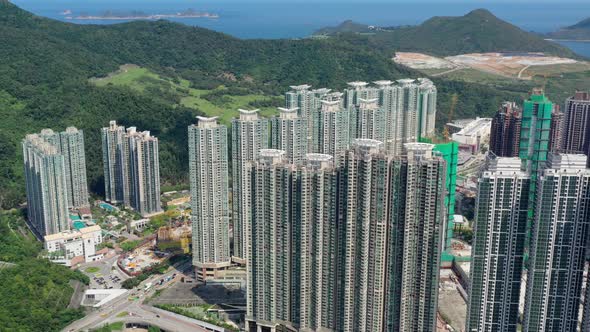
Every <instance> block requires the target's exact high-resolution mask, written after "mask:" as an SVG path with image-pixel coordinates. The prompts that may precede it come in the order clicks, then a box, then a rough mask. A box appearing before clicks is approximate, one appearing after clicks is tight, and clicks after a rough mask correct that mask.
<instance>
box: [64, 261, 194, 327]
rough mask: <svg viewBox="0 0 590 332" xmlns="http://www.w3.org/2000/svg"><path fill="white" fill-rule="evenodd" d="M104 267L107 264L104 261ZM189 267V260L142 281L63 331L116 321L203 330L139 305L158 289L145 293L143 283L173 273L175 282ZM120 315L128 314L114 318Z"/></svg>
mask: <svg viewBox="0 0 590 332" xmlns="http://www.w3.org/2000/svg"><path fill="white" fill-rule="evenodd" d="M105 265H109V264H108V262H107V264H105ZM190 266H191V265H190V261H189V262H185V263H183V264H181V265H179V266H176V267H174V268H172V269H171V270H170V271H169V272H167V273H165V274H163V275H153V276H151V277H150V278H148V279H147V280H145V281H144V282H142V283H141V284H140V285H139V286H138V287H137V288H135V289H133V290H131V291H130V292H129V293H127V294H124V295H122V296H120V297H118V298H116V299H115V300H113V301H111V302H109V303H107V304H105V305H104V306H102V307H101V308H100V309H98V310H96V311H93V312H90V313H89V314H88V315H86V316H85V317H84V318H82V319H80V320H77V321H75V322H73V323H72V324H70V325H68V326H67V327H66V328H64V330H63V331H88V330H90V329H94V328H99V327H102V326H104V325H105V324H110V323H113V322H117V321H123V322H135V323H142V322H143V323H149V324H153V325H156V326H159V327H161V328H163V329H165V330H167V331H178V332H185V331H187V332H188V331H196V332H198V331H206V330H205V329H203V328H202V327H201V326H200V325H198V324H197V323H196V321H195V320H193V319H190V318H188V317H182V316H179V315H176V314H173V313H168V312H165V311H162V310H160V309H157V308H153V307H151V306H149V305H144V304H143V300H144V299H145V298H149V297H151V296H153V295H154V293H155V292H156V290H157V289H158V288H157V287H152V288H150V289H149V290H148V291H145V290H144V288H145V285H146V284H147V283H152V284H156V282H157V281H159V280H160V279H162V278H166V277H168V276H172V275H173V274H175V273H176V274H178V275H177V277H176V279H180V277H181V275H180V274H181V273H183V272H185V271H186V270H187V269H188V268H190ZM175 281H176V280H172V281H170V282H168V284H167V285H165V286H168V285H170V284H171V283H173V282H175ZM133 294H135V295H138V296H139V297H140V298H139V299H137V300H130V299H129V297H130V296H133ZM121 312H128V313H129V314H130V315H127V316H124V317H117V314H119V313H121ZM156 315H160V317H156Z"/></svg>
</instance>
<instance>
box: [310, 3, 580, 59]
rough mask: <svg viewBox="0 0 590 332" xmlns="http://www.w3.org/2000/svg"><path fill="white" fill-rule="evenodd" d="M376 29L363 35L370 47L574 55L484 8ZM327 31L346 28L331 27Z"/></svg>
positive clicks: (449, 52) (452, 52) (453, 52)
mask: <svg viewBox="0 0 590 332" xmlns="http://www.w3.org/2000/svg"><path fill="white" fill-rule="evenodd" d="M376 30H377V31H376V32H375V34H372V35H369V36H367V38H368V39H369V40H370V42H371V43H372V44H373V45H374V47H376V48H380V49H389V50H393V51H411V52H422V53H428V54H433V55H438V56H449V55H457V54H464V53H481V52H545V53H548V54H553V55H559V56H565V57H575V55H574V53H573V52H572V51H570V50H569V49H568V48H566V47H563V46H561V45H558V44H555V43H552V42H550V41H546V40H544V39H543V38H542V37H540V36H537V35H535V34H532V33H529V32H526V31H523V30H521V29H519V28H518V27H516V26H514V25H512V24H510V23H508V22H505V21H503V20H501V19H499V18H497V17H496V16H494V15H493V14H492V13H491V12H489V11H488V10H485V9H477V10H474V11H472V12H470V13H468V14H466V15H464V16H459V17H442V16H441V17H439V16H437V17H433V18H431V19H429V20H427V21H425V22H424V23H422V24H420V25H418V26H404V27H391V28H387V27H383V28H380V29H376ZM320 31H322V30H320ZM323 31H325V30H323ZM331 34H332V35H337V34H346V32H345V31H339V30H337V29H335V32H333V33H331Z"/></svg>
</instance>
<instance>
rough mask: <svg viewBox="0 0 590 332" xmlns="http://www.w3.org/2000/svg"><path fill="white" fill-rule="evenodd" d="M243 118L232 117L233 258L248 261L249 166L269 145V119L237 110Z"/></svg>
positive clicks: (237, 260) (250, 112)
mask: <svg viewBox="0 0 590 332" xmlns="http://www.w3.org/2000/svg"><path fill="white" fill-rule="evenodd" d="M238 111H239V113H240V117H239V118H237V119H233V120H232V149H231V150H232V183H233V186H232V226H233V227H232V228H233V240H234V241H233V243H234V246H233V247H234V248H233V249H234V250H233V257H234V260H235V261H236V262H238V263H245V262H246V261H245V260H246V247H247V245H248V244H247V241H246V228H247V227H248V225H249V224H250V212H249V209H250V199H251V191H252V188H251V185H250V176H249V175H248V170H247V167H249V166H248V163H249V162H252V161H254V160H257V159H258V154H259V152H260V150H262V149H267V148H268V147H269V137H268V134H269V122H268V120H267V119H263V118H261V117H260V116H259V115H258V110H253V111H247V110H242V109H240V110H238Z"/></svg>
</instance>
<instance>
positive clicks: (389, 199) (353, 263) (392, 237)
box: [339, 139, 446, 331]
mask: <svg viewBox="0 0 590 332" xmlns="http://www.w3.org/2000/svg"><path fill="white" fill-rule="evenodd" d="M433 147H434V146H433V145H431V144H424V143H413V144H406V153H405V155H404V156H399V157H395V158H392V157H391V156H389V155H387V154H385V153H384V151H385V150H384V144H383V143H382V142H379V141H375V140H366V139H357V140H356V141H355V144H354V146H353V149H352V150H351V151H349V152H348V153H347V155H346V159H345V161H344V169H343V171H342V172H343V176H345V177H346V178H345V179H343V180H342V181H343V185H342V186H343V188H342V190H344V193H345V194H343V195H345V196H344V197H345V199H346V212H345V222H344V223H343V227H344V229H345V230H344V239H345V240H344V241H343V245H344V248H342V249H341V253H342V255H344V257H345V258H344V260H343V278H344V283H343V289H342V294H343V295H342V299H343V302H342V314H340V315H339V316H341V317H342V321H341V323H340V324H341V330H344V331H382V330H385V331H435V329H436V307H437V294H438V284H437V280H438V273H439V272H438V271H439V270H438V266H439V262H440V254H441V246H442V244H441V241H442V232H443V229H442V227H443V226H442V225H443V224H444V223H443V221H444V218H445V213H446V212H445V211H444V195H445V172H446V171H445V166H444V165H445V164H444V161H443V160H442V158H440V157H438V156H435V155H434V154H433Z"/></svg>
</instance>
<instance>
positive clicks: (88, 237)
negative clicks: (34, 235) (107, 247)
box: [44, 225, 103, 266]
mask: <svg viewBox="0 0 590 332" xmlns="http://www.w3.org/2000/svg"><path fill="white" fill-rule="evenodd" d="M102 240H103V239H102V229H101V228H100V226H98V225H95V226H90V227H84V228H81V229H79V230H69V231H64V232H60V233H56V234H49V235H46V236H45V237H44V247H45V250H47V252H48V253H49V259H50V260H51V261H53V262H55V263H60V264H64V265H66V266H71V265H72V261H73V260H74V259H75V258H83V261H84V262H93V261H97V260H100V259H102V257H103V255H102V254H97V253H96V246H97V245H98V244H100V243H102ZM77 260H82V259H77Z"/></svg>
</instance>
